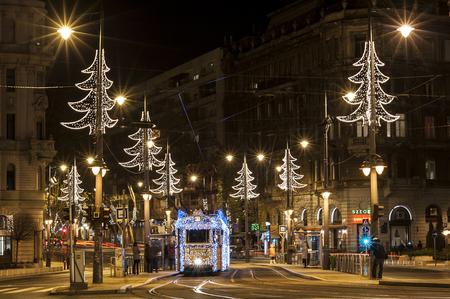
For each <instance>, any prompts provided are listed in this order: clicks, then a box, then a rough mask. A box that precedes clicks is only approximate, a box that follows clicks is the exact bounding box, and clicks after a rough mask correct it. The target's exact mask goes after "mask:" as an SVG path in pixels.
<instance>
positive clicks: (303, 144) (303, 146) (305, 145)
mask: <svg viewBox="0 0 450 299" xmlns="http://www.w3.org/2000/svg"><path fill="white" fill-rule="evenodd" d="M308 145H309V142H308V140H302V141H300V146H301V147H302V148H307V147H308Z"/></svg>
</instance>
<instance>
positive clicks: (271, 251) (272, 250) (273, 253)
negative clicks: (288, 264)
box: [269, 243, 277, 264]
mask: <svg viewBox="0 0 450 299" xmlns="http://www.w3.org/2000/svg"><path fill="white" fill-rule="evenodd" d="M276 256H277V252H276V250H275V245H274V244H273V243H272V244H270V248H269V257H270V264H276V261H275V258H276Z"/></svg>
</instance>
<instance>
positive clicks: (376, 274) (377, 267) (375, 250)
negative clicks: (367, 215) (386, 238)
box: [370, 237, 387, 279]
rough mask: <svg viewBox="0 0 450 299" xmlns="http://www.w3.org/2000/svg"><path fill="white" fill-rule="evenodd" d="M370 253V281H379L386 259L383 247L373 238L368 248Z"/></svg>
mask: <svg viewBox="0 0 450 299" xmlns="http://www.w3.org/2000/svg"><path fill="white" fill-rule="evenodd" d="M370 253H371V258H372V273H371V274H372V276H371V278H372V279H375V278H377V279H381V278H382V277H383V266H384V260H385V259H386V257H387V254H386V251H385V250H384V247H383V245H381V242H380V239H378V238H377V237H375V238H373V240H372V246H370Z"/></svg>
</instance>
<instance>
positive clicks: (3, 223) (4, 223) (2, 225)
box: [0, 215, 8, 230]
mask: <svg viewBox="0 0 450 299" xmlns="http://www.w3.org/2000/svg"><path fill="white" fill-rule="evenodd" d="M7 229H8V217H6V216H5V215H0V230H7Z"/></svg>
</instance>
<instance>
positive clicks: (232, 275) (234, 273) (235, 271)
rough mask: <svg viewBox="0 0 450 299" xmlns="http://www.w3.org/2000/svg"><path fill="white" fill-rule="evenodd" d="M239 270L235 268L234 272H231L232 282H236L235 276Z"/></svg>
mask: <svg viewBox="0 0 450 299" xmlns="http://www.w3.org/2000/svg"><path fill="white" fill-rule="evenodd" d="M238 271H239V270H234V272H233V274H231V278H230V280H231V282H234V276H235V275H236V273H238Z"/></svg>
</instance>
